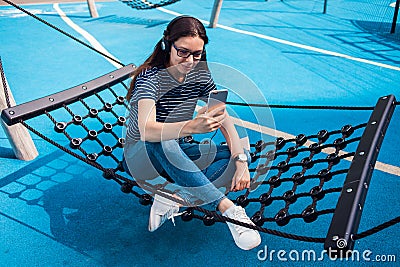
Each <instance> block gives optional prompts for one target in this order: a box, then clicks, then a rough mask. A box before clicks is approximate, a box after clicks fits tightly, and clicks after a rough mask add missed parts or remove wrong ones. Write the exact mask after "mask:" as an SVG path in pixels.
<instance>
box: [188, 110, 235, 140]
mask: <svg viewBox="0 0 400 267" xmlns="http://www.w3.org/2000/svg"><path fill="white" fill-rule="evenodd" d="M206 111H207V106H205V107H202V108H201V109H200V110H199V111H198V113H197V116H196V117H195V118H194V119H193V120H191V121H189V122H188V123H187V124H186V125H185V127H188V130H189V131H190V132H191V133H193V134H202V133H209V132H213V131H215V130H218V129H219V128H220V127H221V126H222V123H223V121H224V119H225V118H226V116H227V113H226V110H225V105H220V106H218V107H215V108H213V109H212V110H210V111H208V112H206Z"/></svg>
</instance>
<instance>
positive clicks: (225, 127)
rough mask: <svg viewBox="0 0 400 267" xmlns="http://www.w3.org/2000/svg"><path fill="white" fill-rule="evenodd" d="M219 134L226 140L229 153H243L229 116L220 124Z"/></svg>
mask: <svg viewBox="0 0 400 267" xmlns="http://www.w3.org/2000/svg"><path fill="white" fill-rule="evenodd" d="M221 132H222V134H223V135H224V137H225V139H226V142H227V144H228V147H229V150H230V151H231V154H232V155H234V154H238V153H243V146H242V144H241V142H240V138H239V135H238V133H237V131H236V128H235V125H234V123H233V121H232V119H231V117H230V116H229V115H228V116H226V118H225V120H224V122H223V123H222V127H221Z"/></svg>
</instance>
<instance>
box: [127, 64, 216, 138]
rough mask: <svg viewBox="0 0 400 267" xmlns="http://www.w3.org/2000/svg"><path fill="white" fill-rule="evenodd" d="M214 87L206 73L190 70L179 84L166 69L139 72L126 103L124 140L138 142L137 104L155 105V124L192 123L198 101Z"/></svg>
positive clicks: (205, 96)
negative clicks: (150, 103) (126, 122)
mask: <svg viewBox="0 0 400 267" xmlns="http://www.w3.org/2000/svg"><path fill="white" fill-rule="evenodd" d="M215 89H216V86H215V84H214V81H213V79H212V77H211V74H210V72H209V71H206V70H204V69H194V70H192V71H190V72H189V73H188V74H187V75H186V78H185V80H184V82H182V83H179V82H178V81H176V80H175V79H174V78H173V77H172V76H171V74H169V72H168V71H167V70H166V69H160V68H157V67H153V68H151V69H147V70H143V71H142V72H141V73H140V74H138V76H137V78H136V83H135V88H134V90H133V92H132V95H131V100H130V114H129V123H128V127H127V133H126V137H127V140H129V141H139V140H140V133H139V127H138V102H139V100H141V99H153V100H154V101H155V102H156V121H157V122H179V121H186V120H191V119H193V113H194V110H195V107H196V104H197V101H198V100H199V99H206V98H207V97H208V95H209V93H210V91H212V90H215Z"/></svg>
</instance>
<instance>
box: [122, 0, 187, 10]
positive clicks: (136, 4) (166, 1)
mask: <svg viewBox="0 0 400 267" xmlns="http://www.w3.org/2000/svg"><path fill="white" fill-rule="evenodd" d="M120 1H121V2H122V3H124V4H127V5H128V6H130V7H132V8H136V9H139V10H142V9H153V8H157V7H162V6H167V5H170V4H173V3H176V2H178V1H180V0H161V1H146V0H120Z"/></svg>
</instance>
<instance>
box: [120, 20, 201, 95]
mask: <svg viewBox="0 0 400 267" xmlns="http://www.w3.org/2000/svg"><path fill="white" fill-rule="evenodd" d="M196 36H197V37H200V38H201V39H202V40H203V41H204V45H206V44H208V37H207V34H206V29H205V28H204V25H203V24H202V23H201V22H200V21H199V20H198V19H196V18H194V17H190V16H179V17H176V18H175V19H173V20H171V22H170V23H169V24H168V26H167V28H166V29H165V31H164V35H163V38H162V39H161V40H160V41H158V42H157V44H156V45H155V47H154V50H153V53H152V54H151V55H150V56H149V57H148V58H147V59H146V60H145V62H144V63H143V64H142V65H140V66H139V67H137V68H136V69H135V71H134V72H133V78H132V81H131V84H130V86H129V90H128V93H127V95H126V99H127V100H128V101H130V99H131V95H132V92H133V90H134V88H135V83H136V77H137V75H138V74H140V73H141V72H142V71H143V70H146V69H150V68H152V67H159V68H166V67H167V64H168V62H169V60H170V51H171V45H172V44H173V43H174V42H175V41H176V40H178V39H179V38H181V37H196ZM200 60H201V61H202V62H203V64H199V65H202V66H203V67H205V68H208V67H207V63H206V61H207V58H206V53H205V50H204V53H203V55H202V57H201V59H200Z"/></svg>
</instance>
